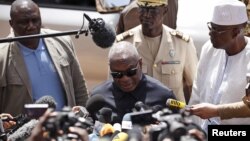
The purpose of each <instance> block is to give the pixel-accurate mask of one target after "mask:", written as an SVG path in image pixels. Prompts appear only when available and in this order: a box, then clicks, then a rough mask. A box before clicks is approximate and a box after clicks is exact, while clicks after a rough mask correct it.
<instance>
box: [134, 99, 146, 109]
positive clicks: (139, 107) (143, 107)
mask: <svg viewBox="0 0 250 141" xmlns="http://www.w3.org/2000/svg"><path fill="white" fill-rule="evenodd" d="M135 109H136V110H137V111H145V110H148V109H149V107H148V106H146V105H145V104H144V103H143V102H141V101H137V102H136V103H135Z"/></svg>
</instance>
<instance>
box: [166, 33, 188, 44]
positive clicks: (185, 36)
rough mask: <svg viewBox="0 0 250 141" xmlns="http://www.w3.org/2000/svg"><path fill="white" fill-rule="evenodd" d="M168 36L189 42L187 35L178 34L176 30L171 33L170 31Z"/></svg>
mask: <svg viewBox="0 0 250 141" xmlns="http://www.w3.org/2000/svg"><path fill="white" fill-rule="evenodd" d="M170 34H172V35H174V36H176V37H178V38H180V39H183V40H184V41H186V42H189V40H190V36H189V35H186V34H183V33H182V32H180V31H178V30H172V31H170Z"/></svg>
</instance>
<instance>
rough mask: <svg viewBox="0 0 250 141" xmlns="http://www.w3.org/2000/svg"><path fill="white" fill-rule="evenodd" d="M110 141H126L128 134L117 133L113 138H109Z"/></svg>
mask: <svg viewBox="0 0 250 141" xmlns="http://www.w3.org/2000/svg"><path fill="white" fill-rule="evenodd" d="M111 139H112V141H127V140H128V134H127V133H125V132H119V133H118V134H116V135H115V136H114V137H111Z"/></svg>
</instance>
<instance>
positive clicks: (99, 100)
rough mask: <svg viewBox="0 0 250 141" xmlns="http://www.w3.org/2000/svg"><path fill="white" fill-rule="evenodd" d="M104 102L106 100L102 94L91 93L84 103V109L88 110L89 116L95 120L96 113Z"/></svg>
mask: <svg viewBox="0 0 250 141" xmlns="http://www.w3.org/2000/svg"><path fill="white" fill-rule="evenodd" d="M105 104H106V101H105V99H104V97H103V96H102V95H99V94H97V95H93V96H92V97H90V98H89V99H88V100H87V103H86V109H87V110H88V111H89V113H90V116H91V117H92V118H93V119H94V120H97V119H98V117H97V116H96V113H98V111H99V110H100V109H101V108H102V107H104V106H105Z"/></svg>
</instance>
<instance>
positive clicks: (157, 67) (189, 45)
mask: <svg viewBox="0 0 250 141" xmlns="http://www.w3.org/2000/svg"><path fill="white" fill-rule="evenodd" d="M161 38H162V39H161V42H160V47H159V50H158V53H157V54H156V57H154V56H153V55H152V53H151V51H150V49H149V48H148V44H147V41H146V40H145V38H144V35H143V34H142V29H141V25H139V26H137V27H135V28H133V29H130V30H128V31H126V32H124V33H121V34H119V35H117V38H116V39H117V41H121V40H123V41H124V40H125V41H129V42H131V43H132V44H134V45H135V46H136V48H137V50H138V52H139V54H140V56H141V57H142V71H143V73H145V74H147V75H149V76H152V77H154V78H156V79H158V80H159V81H161V82H162V83H163V84H165V85H166V86H167V87H169V88H171V89H172V90H173V91H174V94H175V95H176V98H177V100H181V101H185V97H184V92H183V86H184V80H185V83H186V84H187V86H192V83H193V80H194V77H195V74H196V68H197V62H198V58H197V53H196V48H195V46H194V44H193V41H192V39H191V38H190V37H189V36H186V35H183V34H182V33H180V32H178V31H176V30H173V29H170V28H169V27H167V26H165V25H163V34H162V37H161Z"/></svg>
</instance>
